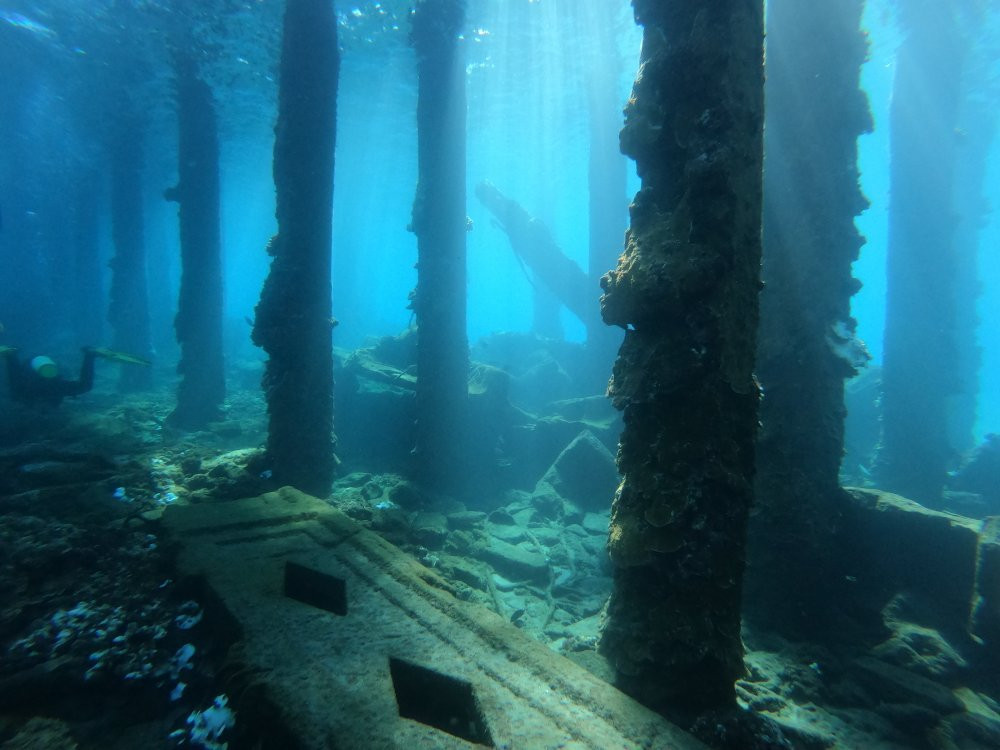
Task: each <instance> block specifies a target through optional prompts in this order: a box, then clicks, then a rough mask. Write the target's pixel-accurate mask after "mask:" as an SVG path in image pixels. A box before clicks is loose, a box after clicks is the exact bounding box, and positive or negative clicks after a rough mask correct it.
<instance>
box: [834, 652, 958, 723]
mask: <svg viewBox="0 0 1000 750" xmlns="http://www.w3.org/2000/svg"><path fill="white" fill-rule="evenodd" d="M853 664H854V667H855V669H854V670H852V674H853V676H854V677H855V678H856V679H857V680H858V682H860V683H861V684H862V685H864V686H865V687H867V688H868V689H869V690H871V691H872V692H873V693H875V694H876V695H878V697H879V698H880V699H881V700H882V701H883V702H884V703H889V704H891V703H899V704H912V705H915V706H919V707H922V708H926V709H929V710H931V711H933V712H935V713H936V714H938V715H939V716H945V715H947V714H950V713H954V712H955V711H961V710H962V702H961V701H960V700H959V699H958V698H956V697H955V695H954V694H952V692H951V690H949V689H948V688H946V687H944V686H943V685H941V684H940V683H937V682H934V681H933V680H929V679H927V678H926V677H922V676H920V675H919V674H916V673H915V672H911V671H910V670H907V669H901V668H900V667H895V666H893V665H891V664H887V663H885V662H884V661H881V660H879V659H873V658H871V657H867V656H864V657H860V658H858V659H855V660H854V662H853Z"/></svg>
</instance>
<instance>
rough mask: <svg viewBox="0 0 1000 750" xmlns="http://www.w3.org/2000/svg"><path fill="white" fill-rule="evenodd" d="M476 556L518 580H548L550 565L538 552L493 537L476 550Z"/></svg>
mask: <svg viewBox="0 0 1000 750" xmlns="http://www.w3.org/2000/svg"><path fill="white" fill-rule="evenodd" d="M475 555H476V557H478V558H479V559H480V560H483V561H484V562H487V563H489V564H490V565H492V566H493V568H494V569H495V570H496V571H497V572H498V573H500V574H501V575H503V576H506V577H508V578H513V579H516V580H532V581H537V582H545V581H548V578H549V565H548V562H547V561H546V559H545V557H544V556H543V555H541V554H539V553H538V552H532V551H530V550H526V549H525V548H524V547H519V546H517V545H514V544H508V543H507V542H505V541H503V540H501V539H497V538H495V537H491V538H490V540H489V542H488V543H487V544H486V545H485V546H482V547H480V548H479V549H477V550H476V551H475Z"/></svg>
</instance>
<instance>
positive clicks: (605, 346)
mask: <svg viewBox="0 0 1000 750" xmlns="http://www.w3.org/2000/svg"><path fill="white" fill-rule="evenodd" d="M582 5H583V8H582V9H581V13H582V14H583V15H584V17H585V18H586V23H587V27H588V28H590V29H594V30H595V31H596V40H595V44H596V47H597V50H598V56H597V60H599V62H598V63H596V64H592V65H591V67H590V68H589V69H588V71H587V76H588V82H589V88H588V90H587V93H588V98H587V115H588V120H587V123H588V133H589V136H590V148H589V150H588V152H587V157H588V161H587V193H588V200H589V205H588V212H587V217H588V253H587V256H588V264H587V267H588V274H587V276H588V283H587V288H588V291H589V293H590V294H591V295H594V294H596V293H597V292H598V290H599V289H600V286H601V276H602V275H603V274H604V272H605V270H606V269H608V268H609V267H611V266H613V265H614V264H615V261H616V260H617V258H618V253H619V252H620V251H621V246H622V235H623V234H624V231H625V225H626V221H627V216H626V214H625V206H626V204H627V201H628V199H627V161H626V160H625V159H624V158H623V155H622V153H621V150H620V148H619V146H618V131H619V130H620V129H621V103H620V102H619V92H618V78H619V76H620V75H621V65H620V58H619V55H618V54H617V49H616V40H615V33H616V26H615V13H616V10H617V9H616V8H615V5H614V3H606V2H586V3H583V4H582ZM592 317H593V318H597V317H598V316H597V315H593V316H592ZM595 323H596V324H595ZM600 323H601V321H600V320H595V321H593V322H592V323H591V322H588V325H587V346H588V348H589V349H590V353H591V356H592V358H593V361H594V362H595V363H596V362H607V361H611V360H613V359H614V355H615V352H616V351H617V349H618V345H619V344H620V343H621V338H620V336H619V334H618V332H617V331H615V330H614V329H611V328H608V327H607V326H604V325H601V324H600Z"/></svg>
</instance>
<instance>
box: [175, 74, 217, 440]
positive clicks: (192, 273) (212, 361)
mask: <svg viewBox="0 0 1000 750" xmlns="http://www.w3.org/2000/svg"><path fill="white" fill-rule="evenodd" d="M176 69H177V106H178V111H177V124H178V129H179V144H178V181H177V186H176V187H173V188H170V189H169V190H167V191H166V193H165V194H164V197H165V198H167V200H173V201H177V203H178V204H179V215H180V234H181V288H180V299H179V300H178V305H177V317H176V319H175V320H174V327H175V329H176V331H177V342H178V343H179V344H180V345H181V359H180V362H179V364H178V365H177V370H178V372H179V373H180V374H181V377H182V380H181V382H180V384H179V385H178V388H177V407H176V408H175V409H174V412H173V414H171V419H172V421H174V422H175V423H176V424H178V425H180V426H182V427H188V428H191V427H198V426H200V425H203V424H205V423H206V422H208V421H210V420H211V419H213V418H216V417H217V416H218V413H219V407H220V406H221V405H222V401H223V399H224V398H225V395H226V382H225V372H224V366H223V357H222V260H221V257H220V253H221V248H220V240H219V136H218V127H217V125H216V119H215V103H214V102H213V101H212V91H211V89H209V87H208V84H207V83H205V82H204V81H202V80H201V79H200V78H199V77H198V75H197V70H196V69H195V64H194V63H193V62H192V61H191V60H190V59H189V58H187V57H179V58H178V60H177V62H176Z"/></svg>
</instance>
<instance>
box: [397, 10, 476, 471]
mask: <svg viewBox="0 0 1000 750" xmlns="http://www.w3.org/2000/svg"><path fill="white" fill-rule="evenodd" d="M464 21H465V2H464V0H421V1H420V2H418V3H417V5H416V9H415V10H414V11H413V28H412V30H411V32H410V39H411V41H412V43H413V46H414V48H415V49H416V53H417V67H418V75H419V82H418V98H417V139H418V153H417V159H418V163H417V168H418V184H417V194H416V196H415V198H414V199H413V221H412V225H411V228H412V230H413V232H414V234H416V235H417V288H416V291H415V293H414V296H413V311H414V313H415V315H416V319H417V391H416V412H417V423H416V446H415V450H414V454H415V459H416V462H417V464H416V471H417V473H418V475H419V476H420V477H421V478H422V479H424V480H425V481H427V482H428V483H429V484H431V485H434V486H436V487H438V488H439V489H444V490H457V489H460V485H461V483H462V480H463V471H462V466H461V462H462V457H463V455H464V446H465V435H466V433H467V425H466V403H467V400H468V369H469V346H468V340H467V338H466V337H467V334H466V309H465V296H466V258H465V233H466V231H467V219H466V211H465V198H466V196H465V119H466V107H465V65H464V63H463V61H462V55H461V52H460V48H459V41H458V36H459V34H460V33H461V31H462V24H463V23H464Z"/></svg>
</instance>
